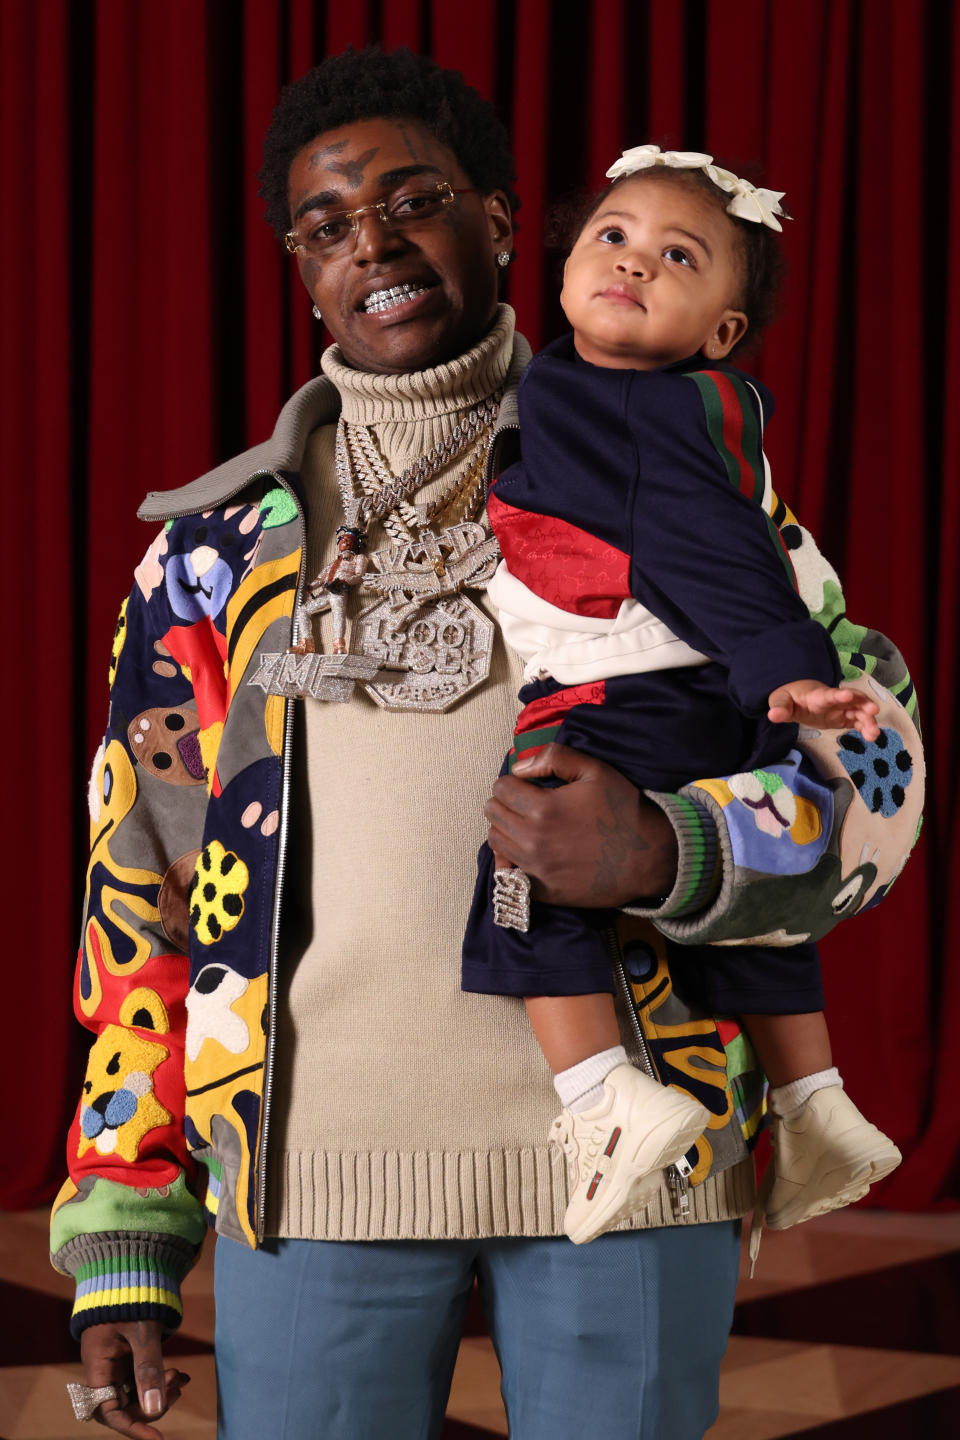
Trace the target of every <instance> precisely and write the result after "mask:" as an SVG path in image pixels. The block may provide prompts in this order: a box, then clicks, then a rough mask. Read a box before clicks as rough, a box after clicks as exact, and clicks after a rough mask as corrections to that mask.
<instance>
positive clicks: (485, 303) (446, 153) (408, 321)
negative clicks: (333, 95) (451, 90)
mask: <svg viewBox="0 0 960 1440" xmlns="http://www.w3.org/2000/svg"><path fill="white" fill-rule="evenodd" d="M438 180H445V181H447V182H448V183H449V184H450V185H451V186H452V187H453V189H454V190H455V191H456V190H468V191H470V193H468V194H458V195H455V197H454V200H453V203H452V204H451V205H448V206H445V207H444V208H443V209H442V211H441V212H440V213H439V214H438V215H434V216H432V217H431V218H430V219H429V220H424V221H423V222H422V223H417V222H416V221H415V220H414V221H413V222H412V223H409V224H405V225H404V226H403V227H402V228H400V227H391V226H389V225H385V224H384V223H383V222H382V220H381V218H380V216H379V215H378V214H377V213H376V211H370V212H369V213H367V214H366V215H364V216H362V217H361V219H360V223H359V228H358V231H357V234H356V235H355V236H354V235H353V234H352V233H347V234H346V235H345V238H344V239H343V241H342V242H341V243H339V244H338V245H337V246H336V247H335V248H334V249H333V250H331V251H328V252H326V253H324V254H321V255H311V254H308V253H306V252H305V251H304V250H302V249H301V250H298V251H297V261H298V263H299V266H300V274H301V277H302V279H303V282H304V284H305V285H306V287H307V289H308V291H309V292H310V296H311V298H312V300H313V302H314V304H315V305H316V306H317V308H318V309H319V310H320V312H321V314H322V315H323V319H324V323H325V324H326V326H327V329H328V330H329V331H330V334H331V335H332V336H333V338H334V340H336V341H337V343H338V344H339V346H340V348H341V350H342V351H343V355H344V358H345V359H346V360H347V361H348V363H349V364H350V365H352V366H354V367H355V368H356V369H359V370H372V371H376V372H379V373H382V374H388V375H389V374H403V373H405V372H408V371H415V370H425V369H429V368H430V367H431V366H434V365H439V364H441V363H443V362H444V361H446V360H452V359H453V358H454V356H456V355H461V354H462V353H463V352H464V351H465V350H469V349H470V348H471V346H473V345H475V344H476V343H477V341H478V340H480V339H481V338H482V336H483V335H484V334H485V333H486V331H487V330H488V329H489V328H490V324H491V322H492V320H493V316H494V312H495V310H496V305H497V264H496V255H497V252H498V251H500V250H509V249H510V248H511V243H512V231H511V227H510V211H509V206H508V204H507V200H506V197H505V196H504V195H503V194H502V193H501V192H500V191H494V192H493V193H492V194H490V195H479V194H477V193H476V192H474V191H472V190H471V188H470V181H469V179H468V178H467V176H466V174H465V173H464V171H463V169H462V168H461V166H460V164H459V162H458V161H457V159H456V157H455V156H454V155H453V153H452V151H450V150H448V149H447V147H446V146H445V145H441V144H440V142H439V141H438V140H436V139H435V138H434V137H433V136H432V135H431V134H430V132H429V131H428V130H427V129H425V128H424V126H423V125H422V124H420V123H419V121H416V120H405V119H393V118H390V119H383V118H377V119H373V120H358V121H356V122H355V123H354V124H352V125H344V126H343V127H342V128H341V129H339V130H328V131H326V132H325V133H324V134H322V135H318V136H317V138H316V139H315V140H313V141H311V143H310V144H309V145H305V146H304V147H303V149H302V150H300V151H299V152H298V153H297V155H296V156H295V157H294V160H293V163H292V164H291V166H290V175H289V183H288V194H289V198H290V216H291V225H292V228H293V229H294V230H297V231H298V232H299V233H300V234H306V233H307V231H308V230H310V231H315V229H316V226H317V223H318V222H319V221H322V219H323V216H324V215H325V214H332V213H335V212H342V211H345V210H360V209H362V208H363V207H364V206H367V205H372V204H374V202H376V201H379V200H385V201H387V202H388V204H389V203H390V201H391V199H393V198H394V197H396V196H399V195H402V194H404V193H406V192H409V191H410V190H411V188H414V189H416V188H417V187H419V188H421V189H426V188H429V187H431V186H433V185H434V184H435V183H436V182H437V181H438ZM391 290H392V291H394V292H395V293H394V294H393V295H392V296H391V295H389V294H385V293H384V292H389V291H391ZM371 297H376V298H375V299H371ZM368 304H370V306H371V308H370V309H369V310H368V309H367V308H366V307H367V305H368ZM374 307H375V308H374Z"/></svg>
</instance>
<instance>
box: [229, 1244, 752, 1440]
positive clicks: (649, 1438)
mask: <svg viewBox="0 0 960 1440" xmlns="http://www.w3.org/2000/svg"><path fill="white" fill-rule="evenodd" d="M739 1234H740V1226H739V1223H738V1222H735V1221H725V1222H722V1223H719V1224H714V1225H695V1226H690V1227H689V1228H676V1229H666V1230H644V1231H636V1232H633V1233H630V1234H616V1235H602V1236H600V1238H599V1239H597V1240H594V1241H593V1242H592V1243H591V1244H589V1245H580V1246H578V1245H572V1244H571V1243H570V1241H569V1240H566V1239H544V1240H524V1239H501V1240H432V1241H431V1240H428V1241H419V1240H407V1241H368V1242H365V1243H359V1244H355V1243H348V1242H345V1241H337V1242H329V1241H319V1240H272V1241H268V1242H267V1244H266V1246H265V1247H264V1248H263V1249H261V1250H259V1251H252V1250H248V1249H246V1247H244V1246H242V1245H239V1244H237V1243H235V1242H234V1241H230V1240H222V1239H221V1240H220V1241H219V1242H218V1244H217V1256H216V1299H217V1332H216V1350H217V1381H218V1385H219V1392H220V1404H219V1412H220V1428H219V1432H218V1434H219V1436H220V1440H267V1437H269V1440H435V1437H437V1436H438V1435H439V1434H440V1429H441V1426H442V1423H443V1414H444V1410H445V1408H446V1402H447V1395H448V1393H449V1389H450V1378H451V1376H452V1374H453V1367H454V1362H455V1360H456V1356H457V1346H458V1342H459V1339H460V1331H461V1328H462V1325H463V1318H464V1312H465V1310H466V1306H467V1300H468V1298H469V1295H470V1290H471V1287H472V1285H473V1281H474V1277H477V1279H478V1281H479V1285H480V1295H481V1298H482V1301H483V1306H484V1311H485V1314H486V1319H487V1325H488V1327H489V1330H490V1335H491V1337H492V1339H493V1343H494V1346H495V1348H496V1352H497V1356H498V1358H499V1361H500V1366H501V1370H502V1373H503V1381H502V1386H501V1389H502V1393H503V1399H504V1404H505V1405H506V1410H507V1416H508V1419H509V1423H510V1435H511V1437H512V1440H583V1437H584V1436H587V1435H590V1436H600V1437H603V1440H668V1437H669V1440H701V1437H702V1436H703V1433H704V1431H705V1430H707V1429H708V1427H709V1426H710V1425H711V1424H712V1423H713V1421H714V1420H715V1418H716V1415H717V1386H718V1378H719V1371H720V1361H721V1359H722V1358H723V1353H724V1350H725V1348H726V1344H727V1335H728V1333H729V1330H730V1323H731V1320H732V1318H733V1300H734V1292H735V1290H736V1283H737V1265H738V1256H739Z"/></svg>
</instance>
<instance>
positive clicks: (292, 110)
mask: <svg viewBox="0 0 960 1440" xmlns="http://www.w3.org/2000/svg"><path fill="white" fill-rule="evenodd" d="M381 115H382V116H393V117H397V118H399V117H409V118H410V119H413V120H419V121H420V123H421V124H422V125H424V126H425V127H426V128H427V129H428V130H429V131H430V133H431V134H432V135H433V136H435V138H436V139H437V140H439V141H440V143H441V144H442V145H446V146H447V148H448V149H449V150H452V151H453V153H454V155H456V157H457V159H458V160H459V162H460V164H461V165H462V166H463V169H464V170H465V172H466V173H467V175H468V176H469V177H470V182H471V184H472V185H475V186H476V188H477V189H478V190H479V191H480V192H481V193H482V194H484V195H488V194H489V193H490V192H491V191H492V190H502V191H504V192H505V194H506V196H507V199H508V201H509V203H510V208H511V210H512V211H515V210H517V209H518V208H519V206H520V200H519V198H518V196H517V195H516V194H515V192H514V190H513V181H514V179H515V178H516V166H515V164H514V160H513V156H512V154H511V153H510V141H509V137H508V135H507V132H506V129H505V128H504V126H503V124H502V123H501V121H500V119H499V117H498V116H497V113H496V111H495V110H494V108H493V106H492V105H491V104H490V102H489V101H488V100H484V99H483V97H482V96H481V95H479V94H478V93H477V91H476V90H474V89H473V87H472V86H470V85H468V84H467V83H466V81H465V80H464V78H463V76H462V75H461V74H460V73H459V71H457V70H443V69H441V67H440V66H439V65H437V64H435V62H434V61H433V60H429V59H427V57H426V56H424V55H414V54H413V52H412V51H410V50H407V49H399V50H390V51H383V50H381V49H380V48H379V47H378V46H376V45H370V46H367V47H366V48H364V49H362V50H354V49H352V48H348V49H347V50H345V51H344V52H343V53H342V54H340V55H328V56H327V58H326V59H325V60H324V61H323V62H322V63H321V64H320V65H318V66H316V68H315V69H313V70H309V71H308V72H307V74H306V75H303V76H302V77H301V78H300V79H299V80H294V82H293V83H292V84H291V85H287V86H286V87H285V89H284V90H283V91H282V93H281V95H280V100H279V103H278V105H277V108H276V110H274V112H273V119H272V120H271V122H270V127H269V129H268V130H267V133H266V136H265V137H264V142H263V165H262V167H261V169H260V172H259V174H258V176H257V179H258V180H259V181H260V195H261V197H262V198H263V199H264V200H265V201H266V217H267V221H268V223H269V224H270V226H271V228H272V230H273V232H274V234H275V235H276V236H277V238H278V239H280V240H282V239H283V236H284V235H285V234H286V232H287V231H288V230H289V229H290V207H289V204H288V200H287V181H288V177H289V174H290V165H291V163H292V161H293V158H294V156H295V155H296V154H297V152H298V151H299V150H302V149H303V147H304V145H308V144H309V143H310V141H311V140H313V139H315V138H316V136H318V135H321V134H323V133H324V132H325V131H327V130H335V129H337V128H338V127H339V126H341V125H350V124H352V123H353V121H355V120H370V119H373V118H374V117H376V116H381Z"/></svg>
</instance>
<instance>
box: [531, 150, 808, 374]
mask: <svg viewBox="0 0 960 1440" xmlns="http://www.w3.org/2000/svg"><path fill="white" fill-rule="evenodd" d="M716 163H717V164H718V165H719V164H722V162H721V161H718V162H716ZM628 180H667V181H668V182H670V183H671V184H675V185H686V186H687V187H688V188H696V189H697V190H700V191H702V192H703V193H704V194H705V195H709V197H710V199H711V200H712V201H713V202H714V203H715V204H716V205H717V207H718V208H719V209H721V210H722V211H723V212H724V214H725V215H726V216H727V219H728V220H729V221H730V223H731V225H733V226H734V228H735V230H736V232H737V236H738V238H739V242H740V260H741V268H740V280H741V290H740V293H739V294H738V295H737V297H736V300H735V302H734V303H735V304H736V305H737V307H738V309H740V310H742V311H743V313H744V314H745V315H746V317H747V321H748V329H747V332H746V334H745V335H744V336H743V339H742V340H738V341H737V343H736V345H734V347H733V349H732V350H731V351H730V355H729V356H728V357H727V358H728V359H729V358H730V357H732V356H733V355H736V354H739V353H741V352H742V351H744V350H752V349H753V347H754V346H755V345H756V344H757V342H758V341H759V339H760V336H761V334H762V333H763V331H764V329H765V328H766V326H767V325H769V323H770V321H771V320H772V319H773V317H774V315H775V314H776V310H777V296H778V294H779V291H780V286H781V283H782V281H783V276H784V272H785V270H786V264H785V262H784V258H783V252H782V251H781V249H780V246H779V244H778V243H777V233H776V231H775V230H771V229H770V227H769V226H768V225H760V224H757V223H755V222H754V221H752V220H741V219H740V218H739V216H736V215H730V214H729V213H728V212H727V205H728V204H729V203H730V196H729V194H728V193H727V192H726V191H725V190H721V189H720V186H719V185H715V184H714V183H713V181H712V180H711V179H710V177H709V176H708V175H705V174H704V173H703V171H702V170H681V169H673V168H672V167H669V166H661V165H657V166H651V167H650V168H649V169H647V170H637V171H634V172H633V174H631V175H623V176H621V177H619V178H618V179H616V180H613V181H611V183H610V184H609V185H605V186H604V188H603V189H602V190H600V191H599V192H597V193H596V194H594V195H592V196H590V197H589V198H584V197H583V196H582V195H581V196H579V197H574V198H572V199H568V200H566V201H564V202H562V203H561V204H560V205H558V206H557V207H556V209H555V210H554V211H553V212H552V214H551V217H550V220H549V223H548V227H547V243H548V244H549V245H550V246H551V248H554V249H558V250H562V251H563V252H564V254H565V255H566V254H569V252H570V250H571V249H572V248H573V246H574V244H575V243H576V241H577V240H578V238H579V237H580V235H581V234H582V233H583V231H584V229H585V228H586V225H587V223H588V222H589V220H590V218H591V216H593V215H595V214H596V213H597V211H598V210H599V209H600V206H601V205H602V204H603V202H604V201H605V200H606V199H607V197H608V196H609V195H610V193H611V192H612V191H613V190H616V189H617V188H618V186H620V185H623V184H625V183H626V182H627V181H628ZM783 213H784V215H786V211H784V212H783ZM788 218H789V217H788Z"/></svg>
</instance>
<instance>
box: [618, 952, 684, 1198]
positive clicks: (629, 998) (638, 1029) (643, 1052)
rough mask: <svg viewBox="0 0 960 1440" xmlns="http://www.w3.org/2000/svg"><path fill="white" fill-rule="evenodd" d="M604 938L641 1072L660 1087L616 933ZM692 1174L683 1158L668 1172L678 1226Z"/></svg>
mask: <svg viewBox="0 0 960 1440" xmlns="http://www.w3.org/2000/svg"><path fill="white" fill-rule="evenodd" d="M604 938H605V940H606V944H607V951H608V953H609V955H610V959H611V961H612V962H613V972H614V974H615V976H616V978H617V984H618V986H619V987H620V994H621V996H622V997H623V1002H624V1005H625V1006H626V1010H627V1015H628V1017H629V1019H630V1024H631V1028H632V1030H633V1035H634V1039H635V1040H636V1042H637V1048H638V1049H639V1051H640V1061H641V1064H642V1065H643V1068H644V1070H645V1071H646V1073H647V1074H648V1075H649V1076H650V1079H651V1080H656V1081H658V1083H659V1076H658V1075H657V1072H656V1070H655V1068H654V1064H653V1057H652V1056H651V1054H650V1046H649V1045H648V1044H647V1037H646V1035H645V1034H644V1033H643V1026H642V1025H641V1024H640V1021H639V1019H638V1018H637V1012H636V1009H635V1007H634V1004H633V995H632V993H631V990H630V981H629V980H628V979H627V971H626V966H625V965H624V963H623V953H622V951H621V949H620V942H619V940H618V939H617V933H616V930H615V929H614V928H613V927H612V926H611V927H610V929H609V930H606V931H604ZM692 1173H693V1166H692V1165H691V1164H690V1161H689V1160H688V1159H687V1157H686V1155H681V1157H680V1159H679V1160H677V1161H676V1162H675V1164H673V1165H671V1166H670V1167H669V1169H668V1170H667V1188H668V1189H669V1191H670V1207H671V1209H672V1210H673V1218H674V1219H675V1220H676V1221H678V1222H679V1223H681V1224H682V1223H684V1222H685V1221H687V1220H689V1219H690V1180H689V1177H690V1175H691V1174H692Z"/></svg>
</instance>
